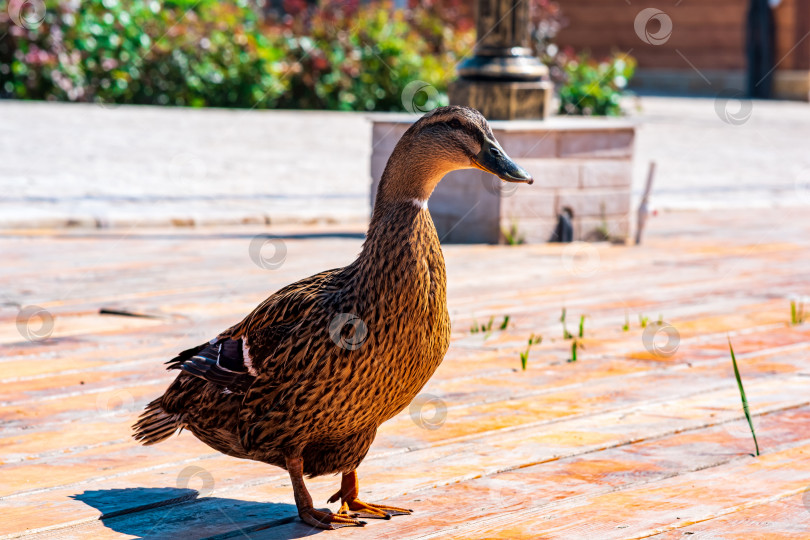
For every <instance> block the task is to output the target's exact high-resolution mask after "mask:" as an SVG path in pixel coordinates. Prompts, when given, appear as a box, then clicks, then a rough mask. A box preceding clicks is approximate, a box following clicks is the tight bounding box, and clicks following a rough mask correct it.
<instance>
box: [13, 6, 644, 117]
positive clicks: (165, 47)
mask: <svg viewBox="0 0 810 540" xmlns="http://www.w3.org/2000/svg"><path fill="white" fill-rule="evenodd" d="M273 1H274V2H275V3H274V4H273V6H272V7H271V6H266V5H265V4H264V2H265V0H231V1H227V2H225V1H219V0H162V2H161V1H159V0H0V97H14V98H19V99H45V100H58V101H78V102H98V103H103V104H111V105H112V104H118V103H129V104H148V105H178V106H194V107H248V108H289V109H337V110H356V111H372V110H375V111H401V110H403V109H408V108H410V109H413V108H414V106H416V107H417V108H418V107H419V104H417V103H408V100H411V101H417V100H418V99H419V98H420V97H424V96H428V97H431V99H433V100H434V103H433V104H434V105H435V104H443V103H446V101H447V98H446V95H445V92H446V90H447V84H448V82H449V81H450V80H452V79H453V78H454V77H455V66H456V64H457V63H458V62H459V61H460V60H461V58H462V57H464V56H466V55H468V54H471V52H472V49H473V45H474V42H475V30H474V21H473V19H472V9H471V5H470V3H469V2H468V1H467V0H441V1H439V0H409V4H408V7H407V8H405V9H394V8H393V6H392V4H391V3H390V1H389V0H376V1H372V2H370V3H369V2H363V3H361V2H360V1H359V0H324V1H321V2H312V1H310V0H273ZM9 2H12V4H11V5H9ZM15 3H16V4H15ZM15 5H16V6H18V7H19V6H20V5H24V6H26V8H28V9H31V8H32V6H33V7H34V8H36V7H41V6H44V8H45V9H44V10H39V11H37V10H36V9H35V13H33V14H32V13H29V14H28V15H29V21H28V22H29V24H25V21H24V20H23V24H14V21H13V20H12V19H11V16H10V14H11V13H13V12H14V9H13V6H15ZM530 13H531V24H532V36H533V43H534V48H535V51H536V53H537V54H538V55H539V56H540V57H541V58H543V59H544V61H545V62H546V63H547V64H548V65H549V67H550V71H551V76H552V80H553V81H554V82H555V84H556V87H557V89H558V91H559V94H560V98H561V102H562V103H561V107H560V112H562V113H564V114H597V115H602V114H607V115H614V114H619V113H620V109H619V106H618V100H619V97H620V96H621V92H622V90H623V88H624V86H625V85H626V83H627V80H628V79H629V78H630V77H631V76H632V73H633V70H634V67H635V62H634V61H633V60H632V59H631V58H624V59H621V58H620V57H618V56H616V57H614V58H612V59H610V60H608V61H604V62H595V61H593V60H592V59H590V58H588V57H587V56H586V55H579V56H574V55H573V54H571V53H570V52H566V53H562V52H560V51H558V49H557V46H556V45H555V44H554V38H555V36H556V34H557V32H558V31H559V30H560V28H562V26H564V24H565V20H564V18H563V16H562V14H561V12H560V9H559V5H558V4H557V3H556V2H553V1H551V0H532V3H531V12H530ZM42 17H44V18H42ZM18 22H20V21H19V19H18ZM26 26H27V27H28V28H26ZM413 81H424V83H426V85H429V86H431V87H433V89H435V91H434V92H433V95H428V94H430V92H422V93H420V94H419V95H418V96H404V95H403V90H404V89H405V88H406V86H407V85H408V84H409V83H411V82H413ZM409 106H410V107H409Z"/></svg>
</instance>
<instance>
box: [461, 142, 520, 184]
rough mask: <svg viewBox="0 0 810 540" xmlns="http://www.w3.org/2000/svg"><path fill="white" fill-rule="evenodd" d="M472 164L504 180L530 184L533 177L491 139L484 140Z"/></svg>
mask: <svg viewBox="0 0 810 540" xmlns="http://www.w3.org/2000/svg"><path fill="white" fill-rule="evenodd" d="M473 164H474V165H475V166H476V167H478V168H479V169H481V170H484V171H486V172H488V173H492V174H494V175H495V176H497V177H498V178H500V179H501V180H503V181H505V182H520V183H523V184H532V183H534V179H533V178H532V175H530V174H529V173H528V172H527V171H526V169H524V168H523V167H521V166H520V165H518V164H517V163H515V162H514V161H512V159H511V158H510V157H509V156H507V155H506V152H504V151H503V148H501V147H500V145H499V144H498V143H497V142H495V141H491V140H486V141H484V144H483V146H482V147H481V151H480V152H479V153H478V155H477V156H475V158H474V159H473Z"/></svg>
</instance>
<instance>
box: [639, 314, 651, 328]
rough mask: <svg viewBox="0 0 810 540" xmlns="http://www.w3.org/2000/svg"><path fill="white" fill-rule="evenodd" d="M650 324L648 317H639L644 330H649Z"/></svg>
mask: <svg viewBox="0 0 810 540" xmlns="http://www.w3.org/2000/svg"><path fill="white" fill-rule="evenodd" d="M648 322H650V318H649V317H647V316H646V315H639V316H638V323H639V324H640V325H641V327H642V328H647V323H648Z"/></svg>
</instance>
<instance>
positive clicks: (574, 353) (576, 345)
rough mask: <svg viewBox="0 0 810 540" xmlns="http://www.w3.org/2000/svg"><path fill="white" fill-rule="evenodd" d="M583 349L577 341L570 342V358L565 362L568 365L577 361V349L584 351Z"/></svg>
mask: <svg viewBox="0 0 810 540" xmlns="http://www.w3.org/2000/svg"><path fill="white" fill-rule="evenodd" d="M584 348H585V347H583V346H582V343H580V341H579V340H578V339H575V340H574V341H572V342H571V358H569V359H568V360H566V362H568V363H573V362H576V361H577V349H584Z"/></svg>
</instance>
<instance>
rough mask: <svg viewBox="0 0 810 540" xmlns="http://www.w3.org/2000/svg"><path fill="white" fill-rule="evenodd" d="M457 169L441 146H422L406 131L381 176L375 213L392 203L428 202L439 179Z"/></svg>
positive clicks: (420, 203)
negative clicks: (444, 153) (438, 147)
mask: <svg viewBox="0 0 810 540" xmlns="http://www.w3.org/2000/svg"><path fill="white" fill-rule="evenodd" d="M454 168H456V167H455V166H454V165H452V164H451V162H450V161H449V159H447V158H446V156H443V153H442V152H441V151H440V150H439V149H436V148H423V145H421V144H419V143H418V142H416V141H413V140H411V137H409V136H408V135H407V134H406V135H405V136H404V137H403V138H402V139H401V140H400V142H399V143H398V144H397V146H396V148H394V151H393V153H392V154H391V157H390V158H388V163H387V164H386V166H385V171H384V172H383V175H382V178H381V179H380V184H379V186H378V189H377V198H376V201H375V203H374V214H375V216H376V214H377V209H378V208H386V207H387V205H389V204H405V203H411V204H416V205H417V206H421V205H423V204H426V203H427V200H428V199H429V198H430V194H431V193H433V190H434V188H435V187H436V184H438V183H439V180H441V179H442V177H443V176H444V175H445V174H447V173H448V172H450V171H451V170H453V169H454Z"/></svg>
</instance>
